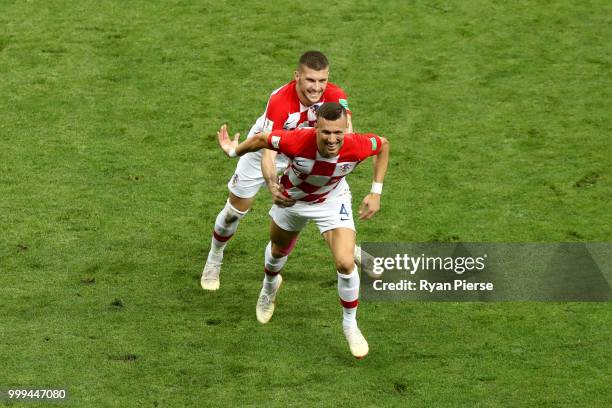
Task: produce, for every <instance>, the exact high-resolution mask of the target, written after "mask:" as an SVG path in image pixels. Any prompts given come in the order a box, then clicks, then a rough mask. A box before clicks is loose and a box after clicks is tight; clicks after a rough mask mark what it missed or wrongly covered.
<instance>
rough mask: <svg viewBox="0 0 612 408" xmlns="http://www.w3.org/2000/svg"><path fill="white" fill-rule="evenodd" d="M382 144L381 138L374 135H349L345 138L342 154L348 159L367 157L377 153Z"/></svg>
mask: <svg viewBox="0 0 612 408" xmlns="http://www.w3.org/2000/svg"><path fill="white" fill-rule="evenodd" d="M379 144H380V136H378V135H376V134H374V133H347V134H346V135H345V136H344V144H343V145H342V154H343V156H345V157H347V158H353V159H355V160H358V158H362V157H364V156H365V157H367V156H368V155H369V154H371V152H376V151H377V149H378V146H379Z"/></svg>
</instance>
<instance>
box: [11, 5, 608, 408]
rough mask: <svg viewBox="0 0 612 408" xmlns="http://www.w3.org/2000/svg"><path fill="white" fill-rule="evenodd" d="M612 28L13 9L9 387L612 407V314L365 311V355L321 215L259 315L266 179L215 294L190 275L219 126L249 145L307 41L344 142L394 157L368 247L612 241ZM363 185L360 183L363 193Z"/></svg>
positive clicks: (190, 401)
mask: <svg viewBox="0 0 612 408" xmlns="http://www.w3.org/2000/svg"><path fill="white" fill-rule="evenodd" d="M611 15H612V7H611V6H610V3H609V2H606V1H585V2H571V1H516V2H501V1H495V2H492V1H475V0H470V1H464V2H447V1H414V2H401V1H397V2H394V1H389V2H381V3H380V4H373V3H372V2H366V1H354V2H339V1H331V2H324V3H316V2H314V3H303V4H302V3H300V4H295V5H290V6H289V5H288V4H287V3H285V2H280V1H269V2H265V4H264V3H263V2H262V3H259V2H242V1H239V2H234V3H232V4H231V5H230V4H225V3H222V2H210V1H209V2H207V1H201V2H195V1H178V0H177V1H165V2H161V1H152V2H150V1H131V2H119V1H103V2H93V1H82V2H69V1H60V0H55V1H47V2H43V1H28V2H23V1H8V0H0V78H1V80H0V112H2V114H1V120H0V143H1V144H0V228H1V234H0V299H1V301H0V315H1V316H2V317H1V320H0V328H1V330H0V361H1V362H2V363H1V364H0V387H2V386H5V387H9V386H19V387H28V386H30V387H39V386H48V387H49V386H52V387H65V388H67V389H68V392H69V395H70V396H69V400H68V402H66V403H65V405H67V406H84V407H90V406H105V407H107V406H108V407H131V406H159V407H165V406H168V407H185V406H225V405H262V406H264V405H265V406H283V407H284V406H303V405H306V406H319V405H321V406H349V405H353V406H415V407H421V406H436V407H456V406H481V407H510V406H517V407H533V406H544V407H546V406H548V407H563V406H566V407H574V406H589V407H597V406H601V407H605V406H610V405H612V392H611V391H610V387H609V384H610V380H611V378H612V368H611V366H610V364H609V362H610V361H611V359H612V349H611V348H610V343H611V340H612V314H611V312H612V310H611V308H610V304H609V303H591V304H580V303H566V304H564V303H555V304H546V303H499V304H485V303H416V302H415V303H408V302H406V303H373V302H363V303H362V305H361V306H360V312H359V320H360V325H361V327H362V329H363V331H364V333H365V334H366V336H367V338H368V340H369V342H370V345H371V350H372V351H371V354H370V355H369V356H368V357H367V358H366V359H364V360H363V361H355V360H353V359H352V358H351V357H350V355H349V353H348V348H347V346H346V344H345V341H344V339H343V336H342V333H341V329H340V323H339V322H340V313H341V312H340V308H339V306H338V300H337V294H336V289H335V271H334V270H333V268H332V267H331V258H330V255H329V254H328V251H327V249H326V248H325V245H324V243H323V241H322V240H321V239H320V237H318V234H317V233H316V231H315V229H314V228H313V227H312V226H310V227H309V228H308V229H307V230H306V231H305V232H304V233H303V236H302V237H301V239H300V243H299V245H298V248H297V250H296V251H295V253H294V254H293V255H292V257H291V259H290V261H289V263H288V265H287V267H286V269H285V272H284V276H285V284H284V286H283V289H282V292H281V294H280V295H279V299H278V309H277V312H276V313H275V316H274V319H273V320H272V322H271V323H270V324H269V325H266V326H261V325H259V324H258V323H257V322H256V321H255V318H254V310H253V309H254V305H255V301H256V298H257V294H258V292H259V287H260V283H261V278H262V271H261V269H262V268H261V266H262V250H263V248H264V246H265V243H266V241H267V237H266V235H267V233H266V231H267V224H268V217H267V208H268V207H269V198H268V196H267V193H265V192H262V193H261V195H260V198H259V199H258V200H257V201H256V204H255V206H254V208H253V210H252V212H251V213H250V214H249V216H248V217H247V218H246V219H245V220H244V221H243V222H242V224H241V226H240V229H239V231H238V234H237V235H236V237H235V238H234V239H233V240H232V241H231V243H230V244H229V246H228V248H227V250H226V254H227V257H226V261H225V264H224V270H223V273H222V287H221V289H220V290H219V291H218V292H217V293H204V292H203V291H202V290H201V289H200V288H199V282H198V280H199V275H200V273H201V269H202V266H203V262H204V258H205V255H206V252H207V250H208V245H209V239H210V238H209V234H210V231H211V228H212V223H213V221H214V217H215V216H216V214H217V212H218V211H219V209H220V208H221V206H222V205H223V203H224V201H225V198H226V194H227V191H226V187H225V183H226V180H227V179H228V178H229V176H230V175H231V174H232V171H233V167H234V165H235V163H234V162H231V161H230V160H227V159H226V158H224V156H223V155H222V154H221V152H220V151H219V150H218V148H217V147H216V145H215V140H214V135H215V131H216V130H217V128H218V127H219V125H220V124H222V123H225V122H227V123H229V125H230V131H240V132H243V133H246V131H247V130H248V128H249V127H250V126H251V124H252V122H253V121H254V120H255V119H256V117H257V116H258V115H260V114H261V112H262V111H263V109H264V107H265V102H266V98H267V96H268V95H269V93H270V91H271V90H272V89H275V88H277V87H278V86H280V85H282V84H284V83H286V82H287V81H289V80H290V79H291V74H292V71H293V69H294V66H295V61H296V59H297V57H298V56H299V55H300V54H301V53H302V52H304V51H305V50H307V49H313V48H314V49H320V50H322V51H323V52H325V53H326V54H327V55H328V56H329V58H330V60H331V63H332V70H331V77H332V78H331V79H332V81H334V82H336V83H338V84H340V85H341V86H342V87H343V88H345V89H346V90H347V92H348V94H349V100H350V105H351V109H352V111H353V112H354V125H355V128H356V129H357V130H359V131H375V132H377V133H379V134H382V135H384V136H386V137H387V138H388V139H389V140H390V142H391V146H392V163H391V166H390V169H389V173H388V177H387V179H386V180H385V193H384V197H383V209H382V212H381V213H380V214H378V215H377V216H376V218H375V219H374V220H372V221H370V222H365V223H364V222H360V223H358V238H359V240H361V241H416V242H421V241H472V242H480V241H482V242H532V241H533V242H557V241H584V242H591V241H603V242H609V241H612V234H611V229H610V226H611V225H612V212H611V211H610V201H611V199H612V151H611V147H610V146H611V143H610V135H611V130H612V129H611V122H610V111H611V106H610V105H611V104H610V101H611V95H610V92H611V91H610V90H611V89H612V83H611V82H612V80H611V78H612V76H611V59H610V55H611V53H610V44H611V42H610V40H611V31H612V30H611V28H610V27H611V19H610V16H611ZM370 174H371V170H370V168H369V166H368V165H363V166H362V167H361V168H360V170H359V171H358V172H357V173H356V174H354V175H351V177H350V179H349V182H350V183H351V187H352V191H353V196H354V197H355V200H356V202H355V203H354V204H357V203H358V202H359V200H360V199H361V197H362V196H363V195H364V194H365V193H366V192H367V191H368V189H369V183H370V181H369V180H370ZM7 404H8V403H7ZM44 405H45V406H46V404H44ZM33 406H36V405H33ZM41 406H42V405H41Z"/></svg>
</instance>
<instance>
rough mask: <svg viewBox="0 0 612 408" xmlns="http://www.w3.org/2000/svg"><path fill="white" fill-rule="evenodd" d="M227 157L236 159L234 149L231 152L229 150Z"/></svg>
mask: <svg viewBox="0 0 612 408" xmlns="http://www.w3.org/2000/svg"><path fill="white" fill-rule="evenodd" d="M227 155H228V156H229V157H236V149H232V150H230V151H229V152H228V153H227Z"/></svg>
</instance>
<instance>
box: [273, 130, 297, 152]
mask: <svg viewBox="0 0 612 408" xmlns="http://www.w3.org/2000/svg"><path fill="white" fill-rule="evenodd" d="M300 133H301V132H300V131H299V129H296V130H293V131H289V130H273V131H272V132H270V134H269V135H268V146H269V147H270V148H271V149H272V150H276V151H277V152H280V153H283V154H285V156H287V157H290V158H293V157H295V156H296V155H297V154H298V151H299V149H300Z"/></svg>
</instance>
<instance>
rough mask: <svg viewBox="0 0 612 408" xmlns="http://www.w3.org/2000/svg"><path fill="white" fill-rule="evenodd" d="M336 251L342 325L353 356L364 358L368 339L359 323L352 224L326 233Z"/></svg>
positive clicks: (356, 271) (334, 254) (333, 253)
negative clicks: (350, 227)
mask: <svg viewBox="0 0 612 408" xmlns="http://www.w3.org/2000/svg"><path fill="white" fill-rule="evenodd" d="M323 236H324V237H325V241H327V244H328V246H329V248H330V249H331V251H332V255H333V257H334V263H335V266H336V271H337V275H338V295H339V297H340V303H341V304H342V329H343V331H344V336H345V337H346V340H347V342H348V343H349V348H350V349H351V353H352V354H353V356H355V357H357V358H363V357H365V356H366V355H367V354H368V351H369V347H368V342H367V341H366V339H365V338H364V337H363V334H361V331H360V330H359V327H358V326H357V306H358V305H359V284H360V280H359V272H358V270H357V265H355V260H354V258H353V252H354V248H355V231H354V230H352V229H349V228H336V229H333V230H331V231H326V232H325V233H323Z"/></svg>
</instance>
